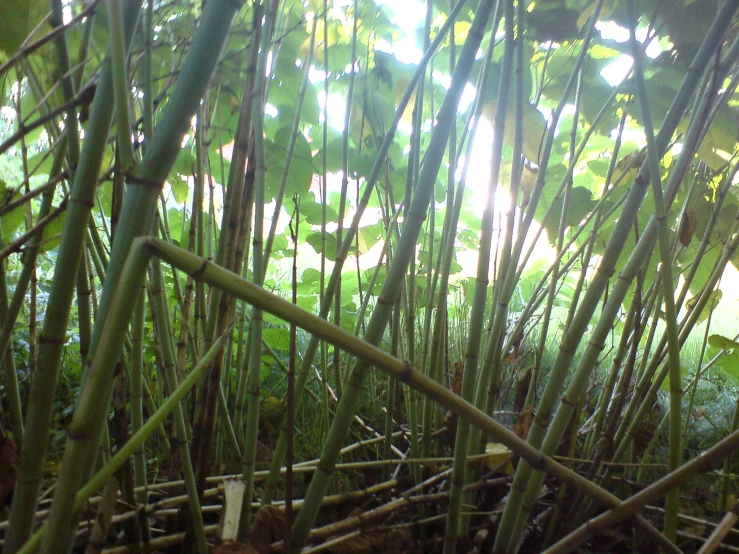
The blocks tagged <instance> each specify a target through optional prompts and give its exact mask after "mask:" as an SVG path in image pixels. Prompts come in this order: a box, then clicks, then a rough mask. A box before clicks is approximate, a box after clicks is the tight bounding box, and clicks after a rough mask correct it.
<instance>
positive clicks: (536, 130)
mask: <svg viewBox="0 0 739 554" xmlns="http://www.w3.org/2000/svg"><path fill="white" fill-rule="evenodd" d="M482 111H483V113H484V114H485V115H486V116H487V117H488V118H489V119H490V121H491V122H493V121H494V120H495V113H496V111H497V103H496V101H495V100H490V101H489V102H486V103H485V105H484V106H483V107H482ZM515 113H516V106H515V101H510V102H509V103H508V109H507V110H506V123H505V134H504V137H503V139H504V140H505V142H506V144H509V145H511V146H513V141H514V139H515ZM544 131H546V121H545V120H544V115H542V113H541V112H540V111H539V110H537V109H536V107H535V106H534V105H533V104H529V103H528V102H527V103H526V104H524V106H523V154H524V156H526V159H528V160H529V161H530V162H533V163H537V164H538V163H539V148H540V146H541V141H542V138H543V137H544Z"/></svg>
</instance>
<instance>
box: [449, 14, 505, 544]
mask: <svg viewBox="0 0 739 554" xmlns="http://www.w3.org/2000/svg"><path fill="white" fill-rule="evenodd" d="M496 11H502V12H503V17H504V19H505V50H504V53H503V60H502V63H501V78H500V86H499V89H498V98H497V104H496V114H495V122H494V126H493V129H494V131H493V132H494V135H493V151H492V156H491V162H490V176H489V178H488V190H487V198H486V201H485V209H484V211H483V215H482V221H481V223H480V247H479V254H478V262H477V275H476V277H475V289H474V292H473V299H472V306H471V311H470V321H469V331H468V334H467V344H466V346H465V355H464V373H463V377H462V395H461V396H462V399H464V400H466V401H468V402H472V401H473V400H474V397H475V385H476V381H477V370H478V366H479V358H480V349H481V346H482V334H483V326H484V319H485V308H486V305H487V302H486V298H487V294H488V283H489V273H490V254H491V244H492V239H493V222H494V218H495V211H494V206H493V204H494V202H495V191H496V190H497V188H498V177H499V175H500V165H501V161H502V156H503V135H504V132H505V122H506V115H507V112H508V94H509V91H510V79H511V73H512V71H513V50H514V48H515V42H514V36H513V11H514V10H513V1H512V0H505V3H504V4H503V10H501V9H500V7H497V8H496ZM478 13H479V12H478ZM493 21H494V22H496V20H495V19H494V20H493ZM492 33H493V35H494V34H495V28H493V29H492ZM460 58H461V55H460ZM450 242H451V241H450ZM450 246H451V245H450V244H449V243H447V253H448V252H449V250H450ZM445 254H446V253H445ZM445 261H446V260H445ZM437 313H438V312H437ZM469 437H470V425H469V423H468V422H466V421H462V420H460V421H459V422H458V423H457V433H456V439H455V443H454V464H453V466H452V477H451V489H450V493H449V507H448V509H447V519H446V530H445V533H444V554H450V553H452V552H456V550H457V534H458V531H459V529H458V526H459V525H460V513H461V509H462V508H461V504H462V488H463V486H464V484H465V483H464V481H465V479H464V477H465V469H466V465H467V454H468V451H467V450H468V445H467V443H468V440H469Z"/></svg>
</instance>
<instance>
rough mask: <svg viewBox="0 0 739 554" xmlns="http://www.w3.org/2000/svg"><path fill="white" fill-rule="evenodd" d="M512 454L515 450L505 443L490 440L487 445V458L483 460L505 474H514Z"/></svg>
mask: <svg viewBox="0 0 739 554" xmlns="http://www.w3.org/2000/svg"><path fill="white" fill-rule="evenodd" d="M512 455H513V452H511V451H510V450H508V447H507V446H505V445H504V444H501V443H499V442H489V443H488V444H487V446H486V447H485V458H483V461H484V462H485V465H486V466H487V467H488V468H489V469H492V470H495V469H497V470H498V471H499V472H500V473H503V474H505V475H513V464H512V463H511V456H512ZM506 460H507V461H506ZM501 465H502V467H500V466H501Z"/></svg>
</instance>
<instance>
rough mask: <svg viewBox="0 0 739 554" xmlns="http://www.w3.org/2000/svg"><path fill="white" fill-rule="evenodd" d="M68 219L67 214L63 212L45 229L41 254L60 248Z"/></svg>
mask: <svg viewBox="0 0 739 554" xmlns="http://www.w3.org/2000/svg"><path fill="white" fill-rule="evenodd" d="M66 219H67V212H66V211H65V212H62V213H61V215H60V216H59V217H57V218H56V219H55V220H54V221H52V222H51V223H49V224H48V225H47V226H46V227H44V233H43V238H42V239H41V240H42V243H41V247H40V248H39V252H48V251H49V250H51V249H53V248H56V247H57V246H59V243H61V242H62V230H63V229H64V222H65V221H66Z"/></svg>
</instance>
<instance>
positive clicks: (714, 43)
mask: <svg viewBox="0 0 739 554" xmlns="http://www.w3.org/2000/svg"><path fill="white" fill-rule="evenodd" d="M737 7H739V6H736V5H728V4H727V5H724V6H723V7H722V10H721V12H720V13H719V14H717V17H716V19H715V20H714V23H713V29H714V30H715V31H716V32H717V33H718V35H719V37H716V35H713V34H712V35H708V36H707V38H706V40H705V41H704V43H703V44H702V45H701V49H700V50H699V52H698V54H697V55H696V57H695V59H694V60H693V63H692V64H691V67H690V69H689V71H688V75H687V76H686V78H685V80H684V81H683V83H682V85H681V87H680V90H679V91H678V93H677V95H676V97H675V98H674V100H673V103H672V105H671V107H670V110H669V111H668V113H667V115H666V117H665V120H664V122H663V125H662V128H661V129H660V132H659V134H658V136H657V138H656V143H657V145H658V149H659V153H660V155H662V154H663V153H664V152H665V150H666V148H667V144H668V141H669V140H670V138H671V136H672V133H673V132H674V131H675V129H676V127H677V123H678V121H679V120H680V118H681V117H682V114H683V113H684V110H685V108H686V106H687V103H688V101H689V99H690V97H691V96H692V93H693V92H694V90H695V87H696V86H697V81H698V78H699V76H700V73H702V69H704V68H705V65H702V64H705V63H706V62H707V60H708V59H709V58H710V56H711V55H712V53H713V51H715V48H717V47H718V44H719V42H720V36H722V35H723V31H724V30H725V28H726V21H725V20H723V19H721V17H724V16H725V15H727V14H731V13H733V12H734V11H735V10H736V9H737ZM684 153H685V155H686V157H687V154H688V152H684ZM690 154H691V157H692V151H691V152H690ZM647 170H648V168H647V165H646V164H644V165H643V166H642V169H641V170H640V173H639V176H638V177H637V179H636V181H635V185H634V186H633V187H632V189H631V191H630V192H629V194H628V196H627V200H626V203H625V204H624V207H623V208H622V214H623V215H622V217H620V218H619V220H618V222H617V223H616V227H615V228H614V231H613V233H612V235H611V239H610V240H609V242H608V244H607V246H606V250H605V252H604V254H603V257H602V260H601V264H600V266H599V268H598V271H597V272H596V275H595V276H594V278H593V280H592V281H591V283H590V286H589V287H588V289H587V292H586V294H585V297H584V298H583V301H582V304H581V306H580V308H579V309H578V311H577V314H576V315H575V317H574V318H573V321H572V324H571V326H570V328H569V329H568V331H567V332H566V334H565V336H564V338H563V341H562V344H561V345H560V352H559V355H558V356H557V359H556V361H555V365H554V367H553V368H552V371H551V373H550V376H549V380H548V382H547V386H546V388H545V392H544V394H543V396H542V399H541V401H540V403H539V406H538V411H537V415H536V417H535V418H534V422H533V424H532V427H531V430H530V431H529V435H528V442H529V443H530V444H536V445H538V444H541V441H542V440H543V439H544V435H545V433H546V435H547V438H548V439H549V440H548V445H547V446H548V447H549V448H556V446H557V445H558V444H559V439H557V440H554V439H555V437H556V436H557V435H559V436H560V437H561V434H562V433H564V431H565V427H566V421H567V420H569V415H570V414H571V409H572V407H574V405H575V403H576V399H577V398H578V397H579V393H580V392H581V390H582V386H583V385H584V384H585V382H586V377H587V375H589V372H590V368H591V367H592V363H593V361H594V358H593V356H597V352H600V350H601V349H602V346H598V347H597V348H596V347H595V345H601V344H603V343H602V341H603V337H605V336H606V335H607V333H608V332H609V330H610V326H611V322H612V321H613V317H614V316H613V315H612V314H615V313H616V310H617V309H618V306H620V305H621V302H622V300H623V298H624V296H625V294H626V290H627V289H628V284H629V283H630V282H631V278H633V275H635V272H636V269H637V268H638V267H641V265H642V263H643V262H644V260H646V259H647V256H646V255H645V253H646V252H650V251H651V246H652V245H653V243H654V238H655V237H654V234H655V231H656V230H655V229H654V226H655V225H654V223H653V220H650V224H649V225H648V226H647V228H646V229H645V232H644V234H643V235H642V237H641V238H640V240H639V243H638V244H637V246H636V248H635V249H634V251H633V253H632V256H631V257H630V261H631V260H633V261H634V262H633V266H635V267H634V268H633V273H631V274H630V275H631V278H628V279H626V275H628V273H627V272H626V270H624V271H622V273H621V276H620V278H619V281H618V282H617V284H616V285H615V286H614V291H612V293H611V294H610V295H609V298H608V303H607V305H606V307H605V308H604V309H603V312H602V313H601V316H600V319H599V321H598V324H597V326H596V329H595V331H594V332H593V335H592V336H591V338H590V340H589V344H590V345H593V348H589V349H588V350H586V354H585V355H584V356H583V359H582V360H581V362H580V365H579V366H578V369H577V371H576V372H575V375H574V377H573V379H572V381H571V382H570V385H569V387H568V391H570V392H573V393H577V394H571V395H568V396H567V398H568V403H567V404H565V403H564V402H563V403H562V404H560V407H559V409H558V410H557V411H558V412H560V413H561V415H560V417H559V418H558V426H557V427H556V428H555V427H554V425H553V424H552V425H550V423H549V417H550V416H551V413H552V409H553V407H554V403H555V402H556V400H557V399H558V397H559V393H560V390H561V387H562V384H563V382H564V378H565V377H566V375H567V372H568V370H569V366H570V363H571V361H572V358H573V356H574V354H575V352H576V349H577V345H578V344H579V342H580V339H581V337H582V335H583V334H584V332H585V329H586V327H587V324H588V322H589V321H590V319H591V317H592V314H593V312H594V311H595V308H596V306H597V304H598V301H599V299H600V296H601V294H602V293H603V291H604V289H605V287H606V285H607V283H608V280H609V278H610V275H611V274H612V272H613V267H614V266H615V263H616V261H617V259H618V257H619V256H620V254H621V250H622V248H623V245H624V243H625V237H626V236H627V235H628V233H629V231H630V228H631V225H632V223H633V220H634V218H635V217H636V215H637V213H638V206H639V205H640V204H641V201H642V199H643V197H644V194H645V193H646V188H647V186H648V181H647V180H646V179H645V177H646V175H647ZM673 175H674V173H673ZM672 184H673V183H672V179H671V180H670V183H668V186H667V189H668V191H672V190H674V188H673V187H671V186H670V185H672ZM675 186H676V184H675ZM667 196H668V197H670V196H671V195H670V194H669V192H668V195H667ZM645 237H647V238H646V239H645ZM640 247H641V248H640ZM627 265H628V263H627ZM616 289H619V291H621V290H622V292H621V293H620V294H619V293H618V292H617V291H616ZM590 350H593V354H592V355H589V354H588V351H590ZM586 360H587V361H586ZM573 399H574V400H573ZM568 408H569V409H568ZM567 412H569V414H568V413H567ZM555 417H556V416H555ZM547 429H549V430H550V432H547ZM552 451H553V450H552ZM543 452H546V450H543ZM530 474H531V468H530V466H529V465H528V464H527V463H521V464H519V466H518V468H517V469H516V476H515V477H514V485H513V488H512V492H511V495H510V497H509V500H508V503H507V505H506V509H505V512H504V515H503V520H502V521H501V528H506V529H508V528H509V527H504V526H503V521H505V522H506V525H511V523H510V519H512V518H513V517H516V518H518V517H519V516H518V512H519V510H520V506H521V504H522V502H523V498H522V496H523V494H522V493H523V492H524V489H525V487H527V486H528V488H527V490H529V491H532V490H534V487H533V484H534V483H535V482H536V481H538V480H536V481H534V480H531V479H530V478H529V476H530ZM529 494H531V493H529ZM512 500H513V502H512ZM509 510H510V511H511V512H513V513H515V514H516V515H515V516H514V515H513V513H511V514H510V519H509V518H507V517H506V514H508V513H509ZM521 517H525V516H523V515H521ZM517 539H518V537H512V538H508V539H504V538H501V542H506V544H507V545H515V544H516V541H517ZM496 542H498V541H497V540H496ZM500 548H501V549H503V548H505V547H504V546H503V545H502V544H501V545H500ZM496 549H497V547H496Z"/></svg>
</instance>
